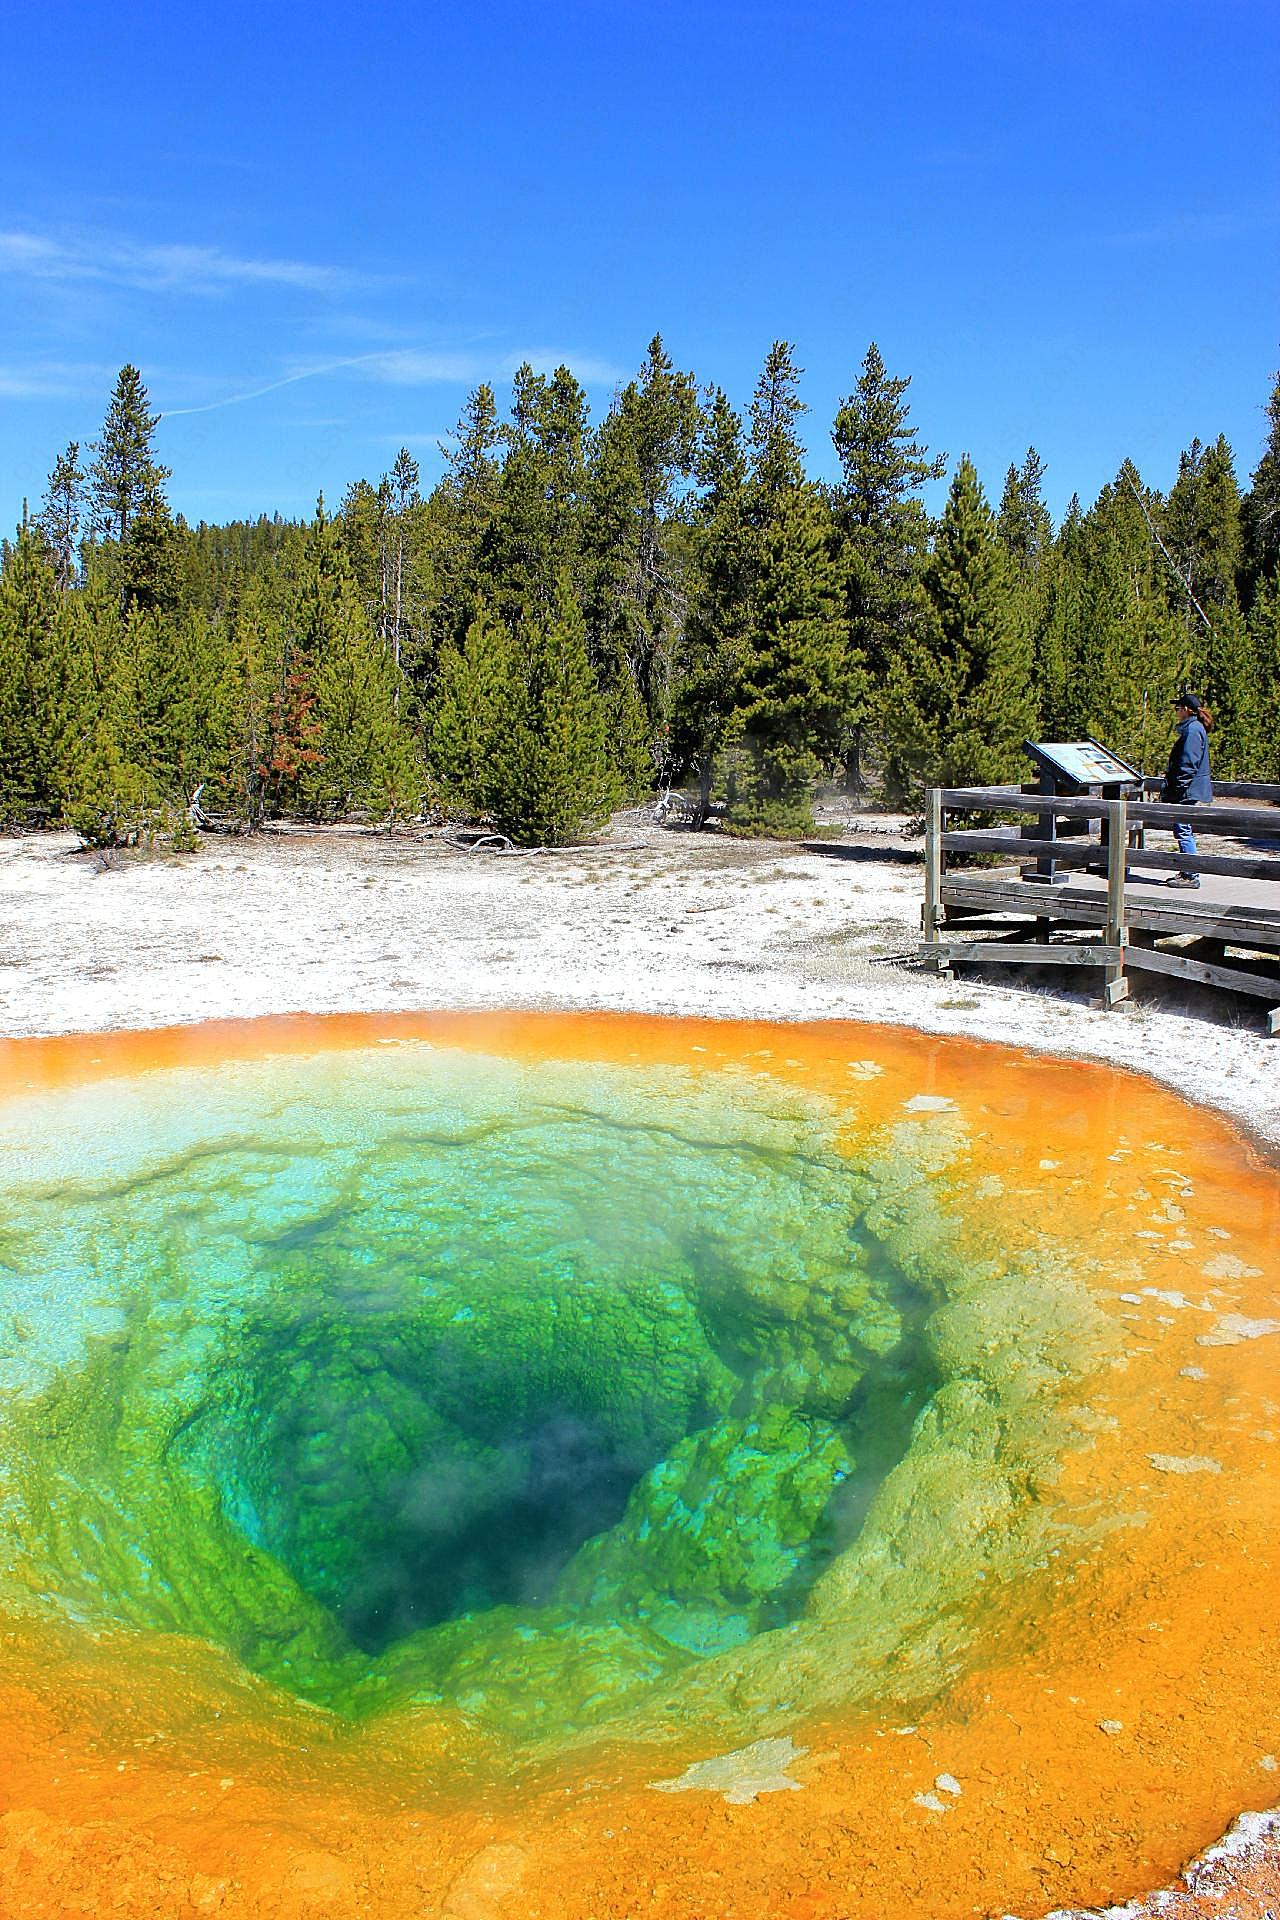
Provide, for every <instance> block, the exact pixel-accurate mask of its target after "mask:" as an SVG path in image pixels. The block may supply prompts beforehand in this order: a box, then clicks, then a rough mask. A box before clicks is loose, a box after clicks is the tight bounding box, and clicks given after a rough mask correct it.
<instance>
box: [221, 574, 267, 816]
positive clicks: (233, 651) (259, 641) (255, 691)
mask: <svg viewBox="0 0 1280 1920" xmlns="http://www.w3.org/2000/svg"><path fill="white" fill-rule="evenodd" d="M283 653H284V636H283V633H282V631H281V626H280V622H279V617H278V614H277V612H276V609H275V608H274V607H273V606H272V604H271V602H270V598H269V596H268V592H267V589H266V585H265V583H264V581H263V579H262V577H261V576H260V575H251V576H250V577H249V579H248V580H247V581H246V582H245V585H244V589H243V592H242V593H241V594H240V596H239V597H238V599H237V602H236V604H235V606H234V608H233V609H232V611H231V614H230V616H229V618H228V620H227V622H226V627H225V631H224V635H223V646H222V657H221V662H220V666H219V669H218V673H217V677H216V680H215V682H214V686H213V689H212V693H211V696H210V702H209V723H208V734H209V740H208V753H207V759H206V761H205V764H204V766H203V767H202V768H201V777H202V778H203V779H204V781H205V785H206V791H205V794H204V796H203V805H204V806H205V808H206V809H207V810H208V811H209V812H212V813H217V814H222V815H225V816H226V817H228V818H229V819H230V820H232V821H234V822H237V823H238V824H239V825H240V826H242V827H243V828H244V830H245V831H246V832H248V833H253V832H255V831H256V830H257V829H258V828H259V827H260V826H261V825H262V823H263V820H264V819H265V817H266V811H267V800H268V777H269V766H270V761H271V753H272V743H271V734H272V715H273V710H274V703H275V695H276V691H277V688H278V687H279V685H280V680H281V670H280V661H281V658H282V655H283Z"/></svg>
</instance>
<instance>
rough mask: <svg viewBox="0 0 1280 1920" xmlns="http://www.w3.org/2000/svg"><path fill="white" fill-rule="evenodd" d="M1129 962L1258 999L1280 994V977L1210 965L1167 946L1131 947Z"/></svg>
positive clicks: (1271, 998)
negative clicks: (1250, 995)
mask: <svg viewBox="0 0 1280 1920" xmlns="http://www.w3.org/2000/svg"><path fill="white" fill-rule="evenodd" d="M1126 964H1127V965H1128V966H1130V967H1137V968H1138V969H1139V970H1140V971H1142V972H1144V973H1163V974H1169V975H1172V976H1173V977H1174V978H1176V979H1179V980H1196V981H1198V982H1199V983H1200V985H1201V986H1206V987H1226V988H1229V989H1230V991H1231V992H1232V993H1249V994H1253V995H1254V996H1255V997H1256V998H1257V999H1259V1000H1274V999H1275V998H1276V997H1277V996H1278V995H1280V979H1275V978H1272V979H1270V980H1268V979H1267V978H1266V976H1265V975H1264V974H1259V973H1246V971H1245V970H1244V968H1243V967H1216V966H1211V965H1210V964H1209V962H1208V961H1207V960H1193V959H1192V958H1191V956H1190V955H1189V954H1186V953H1170V952H1169V951H1168V949H1167V948H1164V947H1130V948H1129V950H1128V953H1127V955H1126Z"/></svg>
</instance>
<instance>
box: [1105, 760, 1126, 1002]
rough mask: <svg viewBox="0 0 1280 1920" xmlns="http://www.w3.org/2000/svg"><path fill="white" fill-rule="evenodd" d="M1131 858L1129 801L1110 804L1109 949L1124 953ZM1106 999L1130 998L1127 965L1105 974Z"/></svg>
mask: <svg viewBox="0 0 1280 1920" xmlns="http://www.w3.org/2000/svg"><path fill="white" fill-rule="evenodd" d="M1128 857H1129V810H1128V807H1127V806H1126V804H1125V797H1124V795H1123V794H1121V795H1120V797H1119V799H1118V800H1108V801H1107V934H1106V940H1107V945H1108V946H1109V947H1114V948H1116V949H1117V950H1122V949H1123V948H1124V947H1125V946H1127V945H1128V941H1129V930H1128V928H1127V927H1126V926H1125V922H1124V870H1125V865H1126V862H1127V860H1128ZM1102 997H1103V1000H1104V1001H1105V1002H1106V1004H1107V1006H1109V1007H1114V1006H1115V1004H1116V1002H1117V1000H1127V999H1128V997H1129V982H1128V981H1127V980H1126V979H1125V977H1124V961H1123V959H1121V960H1120V961H1119V962H1118V963H1116V964H1111V965H1108V966H1107V967H1106V969H1105V971H1104V974H1103V986H1102Z"/></svg>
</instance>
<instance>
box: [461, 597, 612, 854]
mask: <svg viewBox="0 0 1280 1920" xmlns="http://www.w3.org/2000/svg"><path fill="white" fill-rule="evenodd" d="M522 639H523V643H524V650H525V673H524V676H523V678H524V684H523V687H522V689H521V690H520V692H519V694H518V696H517V699H516V701H515V703H514V707H513V711H512V714H511V723H510V726H509V728H508V730H507V731H506V732H505V734H504V735H503V737H502V738H501V739H500V740H499V743H498V746H497V750H496V753H495V782H494V785H495V791H494V794H493V799H492V805H491V811H492V813H493V817H494V821H495V824H496V825H497V826H499V827H500V828H501V829H502V830H503V832H505V833H507V834H509V835H510V836H511V838H512V839H513V840H515V841H517V842H518V843H520V844H522V845H526V846H563V845H565V844H566V843H568V842H569V841H572V840H574V839H576V838H578V836H579V835H580V834H581V833H582V832H583V831H584V830H585V829H587V828H590V827H593V826H597V825H598V824H599V823H600V822H601V821H603V820H605V819H607V818H608V815H609V813H610V812H611V810H612V808H613V807H614V806H615V805H616V804H617V800H618V797H619V782H618V778H617V773H616V769H615V768H614V766H613V764H612V761H611V756H610V751H609V728H608V713H607V711H606V707H605V703H604V701H603V699H602V698H601V695H600V690H599V687H598V686H597V684H596V679H595V675H594V673H593V672H592V668H591V662H590V659H589V658H588V655H587V637H586V629H585V626H584V623H583V619H582V615H581V613H580V611H579V609H578V605H577V601H576V599H575V597H574V593H573V589H572V586H571V584H570V582H569V578H568V576H567V574H563V573H562V574H561V576H560V578H559V580H558V581H557V583H556V588H555V597H554V600H553V603H552V606H551V607H550V608H549V609H548V611H547V612H546V613H545V614H543V615H541V616H535V617H534V618H533V619H531V620H530V621H529V622H527V623H526V626H525V631H524V634H523V636H522Z"/></svg>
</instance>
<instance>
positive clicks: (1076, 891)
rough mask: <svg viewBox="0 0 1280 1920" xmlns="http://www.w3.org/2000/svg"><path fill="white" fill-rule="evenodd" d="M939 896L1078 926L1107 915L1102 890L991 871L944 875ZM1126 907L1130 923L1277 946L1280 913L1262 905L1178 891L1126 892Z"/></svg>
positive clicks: (980, 907)
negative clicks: (1090, 890) (1169, 893)
mask: <svg viewBox="0 0 1280 1920" xmlns="http://www.w3.org/2000/svg"><path fill="white" fill-rule="evenodd" d="M942 900H943V905H944V906H947V907H950V906H952V905H955V906H962V907H973V908H977V909H978V910H979V911H983V910H985V911H986V912H988V913H990V912H992V911H996V910H999V911H1001V912H1006V913H1016V914H1018V915H1019V916H1021V917H1022V918H1023V919H1027V918H1040V917H1041V916H1048V917H1050V918H1052V919H1053V920H1055V921H1066V922H1067V923H1068V924H1072V923H1075V924H1078V925H1082V926H1103V925H1105V924H1106V917H1107V907H1106V900H1105V897H1104V896H1103V895H1102V894H1101V893H1088V892H1085V891H1084V890H1083V889H1082V888H1079V887H1045V886H1038V885H1037V884H1036V883H1035V882H1034V881H1029V880H1009V879H1005V878H1003V877H1000V876H995V875H993V876H992V877H991V878H989V879H988V878H987V877H986V876H984V875H980V874H965V875H963V876H962V875H960V874H954V873H952V874H947V875H946V876H945V878H944V880H943V883H942ZM1126 910H1127V913H1128V919H1129V925H1130V926H1131V927H1152V928H1157V929H1159V930H1160V931H1162V932H1166V933H1197V934H1205V935H1208V936H1209V937H1210V938H1216V939H1222V940H1226V941H1227V942H1228V943H1229V944H1230V945H1233V946H1240V947H1249V946H1256V947H1259V948H1264V947H1266V948H1270V947H1280V912H1275V911H1273V910H1271V909H1270V908H1267V907H1254V906H1248V907H1242V906H1234V905H1229V904H1227V903H1226V902H1224V901H1220V900H1197V899H1195V897H1194V896H1193V895H1182V896H1180V897H1179V898H1178V899H1177V900H1176V901H1175V900H1174V899H1172V898H1169V897H1167V896H1165V895H1164V893H1163V892H1162V891H1157V893H1156V894H1154V895H1153V896H1152V898H1151V899H1149V900H1148V899H1145V898H1143V897H1141V896H1139V895H1135V894H1133V893H1130V895H1129V897H1128V901H1127V908H1126Z"/></svg>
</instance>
